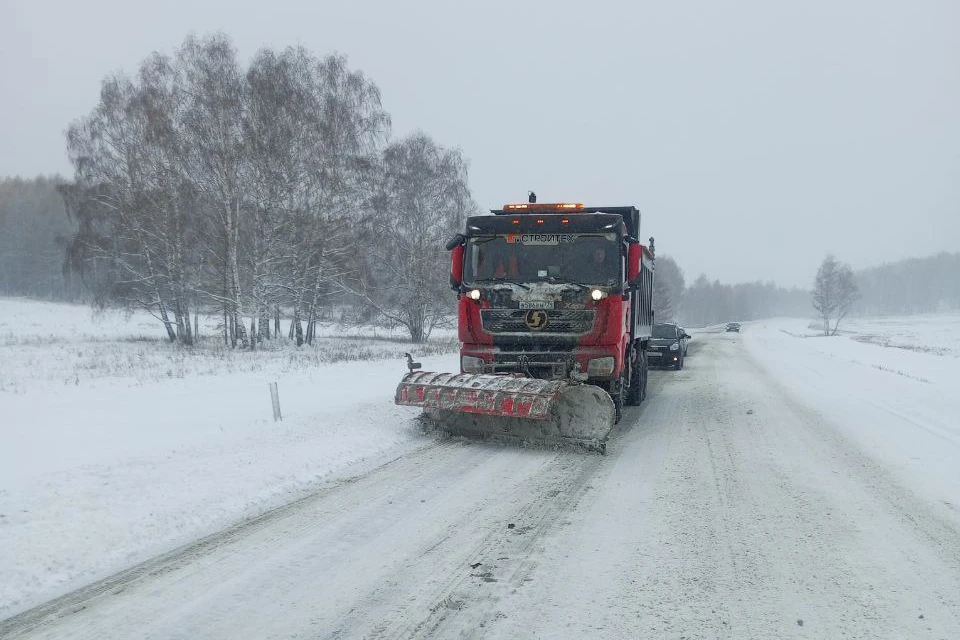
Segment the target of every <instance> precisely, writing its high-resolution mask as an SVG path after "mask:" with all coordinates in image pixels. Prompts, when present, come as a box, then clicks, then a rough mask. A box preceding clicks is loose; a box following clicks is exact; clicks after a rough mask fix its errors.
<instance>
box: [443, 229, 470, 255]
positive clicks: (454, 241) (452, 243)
mask: <svg viewBox="0 0 960 640" xmlns="http://www.w3.org/2000/svg"><path fill="white" fill-rule="evenodd" d="M466 241H467V237H466V236H465V235H463V234H462V233H458V234H457V235H455V236H453V237H452V238H450V239H449V240H447V244H446V249H447V251H453V250H454V248H456V247H457V246H459V245H462V244H463V243H464V242H466Z"/></svg>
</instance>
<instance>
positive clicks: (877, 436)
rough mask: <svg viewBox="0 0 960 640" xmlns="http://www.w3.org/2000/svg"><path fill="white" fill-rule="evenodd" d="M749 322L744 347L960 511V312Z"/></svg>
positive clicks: (911, 480)
mask: <svg viewBox="0 0 960 640" xmlns="http://www.w3.org/2000/svg"><path fill="white" fill-rule="evenodd" d="M840 329H841V333H840V334H839V335H837V336H831V337H824V336H823V335H821V332H819V331H818V327H817V325H816V323H811V322H808V321H801V320H778V321H769V322H764V321H760V322H755V323H749V324H748V325H746V327H745V333H744V342H745V343H746V346H747V349H748V350H749V352H750V353H751V354H752V355H753V356H754V357H755V358H756V359H757V360H758V361H759V362H761V363H763V364H764V365H765V366H766V368H767V369H768V370H769V371H770V373H771V375H772V376H773V377H774V378H775V379H776V380H778V381H779V382H780V383H781V384H782V385H783V386H784V387H786V388H788V389H790V391H791V393H792V394H793V395H795V396H797V397H798V398H799V399H801V400H802V401H804V402H806V403H807V404H809V405H810V406H812V407H815V408H816V409H817V410H819V411H821V412H822V413H824V414H825V415H827V416H829V417H830V418H831V419H832V420H833V421H834V422H835V423H836V424H837V425H838V426H840V427H841V428H842V429H843V432H844V433H845V435H846V436H848V437H849V438H851V439H852V440H854V441H855V442H857V443H858V445H859V446H861V447H862V448H864V449H865V450H866V451H868V452H869V453H870V454H871V455H872V456H874V457H876V458H877V459H878V460H879V461H880V462H881V463H882V464H884V466H886V467H887V468H888V469H892V470H893V471H894V473H896V474H897V475H898V476H900V478H901V479H902V480H903V481H904V482H905V483H907V484H908V485H910V486H912V487H913V488H915V489H916V490H917V491H918V492H919V493H921V494H923V495H927V496H930V497H932V498H934V499H936V500H939V501H940V502H942V503H943V504H945V505H948V506H949V507H950V508H951V509H953V510H955V512H956V513H957V514H960V315H955V314H950V315H923V316H910V317H901V318H890V317H887V318H854V319H851V320H849V321H845V322H844V323H842V324H841V326H840Z"/></svg>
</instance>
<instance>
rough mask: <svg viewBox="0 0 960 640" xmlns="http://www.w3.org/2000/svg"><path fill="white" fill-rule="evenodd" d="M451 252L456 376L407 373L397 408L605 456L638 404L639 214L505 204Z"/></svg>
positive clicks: (647, 313) (647, 254) (643, 307)
mask: <svg viewBox="0 0 960 640" xmlns="http://www.w3.org/2000/svg"><path fill="white" fill-rule="evenodd" d="M491 213H492V214H493V215H486V216H472V217H470V218H468V219H467V224H466V230H465V232H464V233H462V234H457V235H456V236H455V237H454V238H453V239H452V240H451V241H450V242H449V243H448V245H447V249H448V250H450V251H451V255H452V266H451V273H450V282H451V285H452V287H453V288H454V289H455V290H456V292H457V299H458V320H459V339H460V372H459V373H433V372H425V371H417V370H414V367H411V372H410V373H408V374H407V375H406V376H405V377H404V379H403V381H402V382H401V383H400V385H399V386H398V387H397V392H396V403H397V404H400V405H409V406H418V407H423V408H424V409H425V414H426V416H427V417H428V418H429V419H430V420H431V421H432V422H434V423H435V424H436V426H437V427H439V428H440V429H442V430H445V431H449V432H451V433H454V434H459V435H467V436H480V437H487V436H495V437H504V438H508V439H512V438H516V439H520V440H522V441H537V442H540V443H543V442H547V443H551V442H569V443H574V444H576V445H578V446H583V447H586V448H588V449H592V450H596V451H600V452H603V451H604V450H605V447H606V444H605V443H606V440H607V437H608V436H609V434H610V431H611V430H612V428H613V425H614V424H615V423H616V422H617V421H619V419H620V415H621V409H622V407H623V406H624V405H636V404H639V403H640V402H642V401H643V400H644V398H645V396H646V385H647V355H646V352H647V344H648V341H649V340H650V337H651V335H652V328H653V309H652V294H653V277H654V255H653V247H652V244H653V239H652V238H651V240H650V241H651V246H650V247H647V246H644V245H642V244H641V243H640V241H639V239H638V238H639V234H640V212H639V211H638V210H637V208H636V207H632V206H619V207H586V206H584V205H583V204H579V203H552V204H548V203H537V202H535V197H533V196H531V201H530V202H525V203H519V204H507V205H504V207H503V209H496V210H493V211H492V212H491Z"/></svg>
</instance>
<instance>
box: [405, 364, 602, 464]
mask: <svg viewBox="0 0 960 640" xmlns="http://www.w3.org/2000/svg"><path fill="white" fill-rule="evenodd" d="M395 402H396V404H398V405H404V406H412V407H422V408H423V409H424V414H425V416H426V417H427V418H428V419H429V421H430V422H431V423H433V425H434V426H435V427H436V428H438V429H440V430H442V431H446V432H448V433H452V434H454V435H462V436H466V437H472V438H479V439H493V440H513V441H519V442H522V443H530V444H536V445H548V446H549V445H565V444H573V445H576V446H578V447H581V448H586V449H589V450H593V451H599V452H601V453H603V452H604V451H605V449H606V441H607V437H608V436H609V434H610V431H611V430H612V429H613V425H614V420H615V416H616V411H615V409H614V406H613V400H612V399H611V398H610V396H609V395H608V394H607V392H606V391H604V390H603V389H601V388H599V387H596V386H593V385H589V384H578V383H572V382H569V381H566V380H540V379H537V378H525V377H517V376H509V375H490V374H470V373H434V372H430V371H414V372H412V373H408V374H406V375H405V376H404V377H403V380H402V381H401V382H400V384H399V385H398V386H397V392H396V397H395Z"/></svg>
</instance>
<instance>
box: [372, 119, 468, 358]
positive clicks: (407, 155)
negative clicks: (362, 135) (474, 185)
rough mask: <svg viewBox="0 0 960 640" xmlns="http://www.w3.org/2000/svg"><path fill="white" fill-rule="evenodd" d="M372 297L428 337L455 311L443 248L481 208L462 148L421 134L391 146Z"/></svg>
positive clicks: (378, 214) (375, 224) (376, 233)
mask: <svg viewBox="0 0 960 640" xmlns="http://www.w3.org/2000/svg"><path fill="white" fill-rule="evenodd" d="M374 210H375V216H374V218H373V220H372V229H373V237H374V238H375V242H376V245H377V247H379V248H378V250H377V251H376V253H375V254H374V256H373V259H374V260H375V261H376V269H374V270H373V273H374V274H376V275H375V277H376V278H377V281H376V284H375V294H374V296H373V297H372V298H370V299H371V300H372V302H373V303H374V304H375V305H376V306H377V308H378V309H379V310H380V312H381V313H382V314H383V315H384V316H386V317H387V318H389V319H391V320H393V321H395V322H398V323H399V324H401V325H402V326H404V327H406V329H407V331H408V332H409V334H410V339H411V340H412V341H413V342H416V343H419V342H423V341H424V340H426V339H427V338H429V337H430V333H431V332H432V331H433V329H434V328H435V327H436V326H437V325H438V324H440V323H441V322H443V321H444V320H445V319H446V318H447V317H448V316H449V314H450V313H451V312H452V305H451V303H450V298H449V282H448V278H449V276H448V274H449V268H450V258H449V254H448V252H447V251H446V250H445V249H444V244H445V243H446V241H447V240H449V238H450V237H451V236H452V235H453V234H455V233H458V232H460V231H462V229H463V225H464V223H465V221H466V217H467V216H468V215H470V214H472V213H473V212H474V211H475V210H476V207H475V205H474V204H473V202H472V200H471V198H470V191H469V189H468V187H467V165H466V162H465V161H464V160H463V158H462V157H461V155H460V152H459V150H456V149H444V148H442V147H439V146H437V145H436V144H435V143H434V142H433V140H431V139H430V138H429V137H428V136H427V135H426V134H424V133H416V134H414V135H412V136H410V137H408V138H406V139H403V140H400V141H398V142H395V143H393V144H391V145H389V146H388V147H387V149H386V150H385V152H384V155H383V161H382V178H381V185H380V190H379V193H378V196H377V198H376V199H375V206H374Z"/></svg>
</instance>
